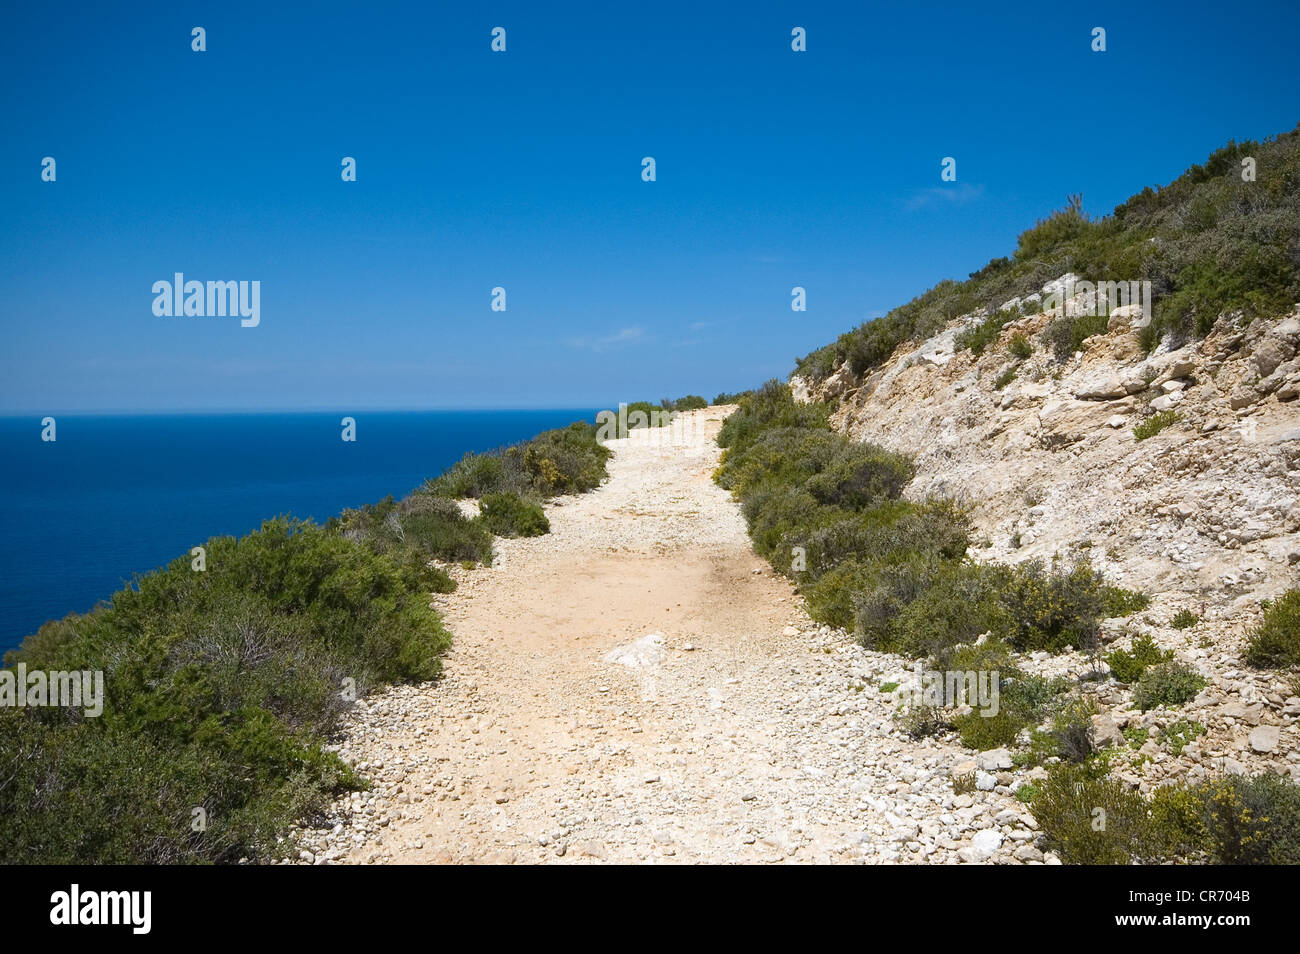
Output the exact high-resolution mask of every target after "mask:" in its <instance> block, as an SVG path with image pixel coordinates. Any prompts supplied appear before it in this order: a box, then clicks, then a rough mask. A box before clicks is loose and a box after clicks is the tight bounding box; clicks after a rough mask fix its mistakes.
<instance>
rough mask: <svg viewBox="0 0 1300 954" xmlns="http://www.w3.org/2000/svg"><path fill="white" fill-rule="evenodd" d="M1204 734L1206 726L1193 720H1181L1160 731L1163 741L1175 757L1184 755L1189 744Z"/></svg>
mask: <svg viewBox="0 0 1300 954" xmlns="http://www.w3.org/2000/svg"><path fill="white" fill-rule="evenodd" d="M1204 734H1205V726H1203V725H1201V724H1200V723H1199V722H1193V721H1192V720H1191V719H1179V720H1178V721H1177V722H1171V723H1169V725H1167V726H1165V727H1164V728H1163V729H1161V730H1160V737H1161V741H1162V742H1163V743H1164V744H1165V745H1167V746H1168V747H1169V751H1170V752H1172V753H1173V754H1174V755H1182V754H1183V749H1184V748H1186V747H1187V744H1188V743H1189V742H1191V741H1192V740H1193V739H1196V738H1199V737H1200V736H1202V735H1204Z"/></svg>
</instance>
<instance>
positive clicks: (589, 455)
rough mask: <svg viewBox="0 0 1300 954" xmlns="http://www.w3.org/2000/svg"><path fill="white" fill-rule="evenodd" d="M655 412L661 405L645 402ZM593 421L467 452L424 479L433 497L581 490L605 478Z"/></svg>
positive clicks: (605, 456) (606, 453) (605, 451)
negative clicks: (475, 451) (479, 452)
mask: <svg viewBox="0 0 1300 954" xmlns="http://www.w3.org/2000/svg"><path fill="white" fill-rule="evenodd" d="M646 407H647V408H650V409H652V410H654V411H655V412H656V413H657V414H662V413H663V412H662V411H661V409H659V408H657V407H654V406H653V405H649V404H647V405H646ZM596 434H597V430H596V427H595V425H593V424H590V423H587V422H585V421H575V422H574V423H572V424H570V425H569V426H568V427H562V428H556V429H555V430H550V431H543V432H542V433H541V434H538V435H537V436H536V437H534V438H532V439H531V440H527V441H524V442H523V443H520V444H514V445H512V446H510V447H505V448H502V449H499V450H494V451H488V452H487V453H483V454H466V455H465V457H463V458H462V459H461V460H459V461H458V462H457V463H456V464H454V465H453V466H452V467H450V468H448V469H447V470H446V471H444V472H443V473H442V474H441V475H439V476H438V477H436V478H434V479H433V480H429V481H427V482H426V483H425V486H424V492H425V493H427V494H429V495H431V496H436V497H453V498H454V497H482V496H484V495H485V494H489V493H506V492H513V493H517V494H524V495H528V494H533V495H540V496H542V497H553V496H557V495H560V494H576V493H585V492H586V491H588V490H592V489H594V488H596V487H599V486H600V484H601V483H602V482H603V481H604V479H605V477H606V476H607V472H606V469H605V468H606V463H607V462H608V460H609V457H610V450H609V448H607V447H605V446H604V445H602V444H601V443H600V442H599V441H598V440H597V439H596Z"/></svg>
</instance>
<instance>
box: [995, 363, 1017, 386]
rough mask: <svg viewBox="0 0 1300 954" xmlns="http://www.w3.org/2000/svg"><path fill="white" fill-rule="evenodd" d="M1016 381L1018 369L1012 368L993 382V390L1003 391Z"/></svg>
mask: <svg viewBox="0 0 1300 954" xmlns="http://www.w3.org/2000/svg"><path fill="white" fill-rule="evenodd" d="M1015 379H1016V368H1015V366H1014V365H1013V366H1011V367H1009V368H1007V369H1006V370H1005V371H1003V372H1002V373H1001V374H999V375H998V376H997V378H995V379H994V381H993V390H995V391H1001V390H1002V389H1003V388H1005V387H1006V386H1007V385H1008V384H1010V383H1011V382H1012V381H1014V380H1015Z"/></svg>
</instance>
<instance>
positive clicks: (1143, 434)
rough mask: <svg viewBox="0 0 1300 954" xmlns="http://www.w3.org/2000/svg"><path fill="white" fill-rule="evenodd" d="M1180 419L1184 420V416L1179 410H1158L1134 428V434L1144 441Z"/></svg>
mask: <svg viewBox="0 0 1300 954" xmlns="http://www.w3.org/2000/svg"><path fill="white" fill-rule="evenodd" d="M1180 420H1182V417H1181V416H1180V415H1179V414H1178V412H1177V411H1157V412H1156V413H1155V414H1152V415H1151V416H1150V417H1148V418H1147V419H1146V420H1145V421H1143V422H1142V423H1141V424H1138V425H1136V426H1135V427H1134V428H1133V436H1134V437H1135V438H1137V439H1138V440H1140V441H1144V440H1146V439H1147V438H1148V437H1155V436H1156V435H1157V434H1159V433H1160V432H1161V431H1163V430H1164V429H1165V428H1166V427H1171V426H1172V425H1174V424H1177V423H1178V422H1179V421H1180Z"/></svg>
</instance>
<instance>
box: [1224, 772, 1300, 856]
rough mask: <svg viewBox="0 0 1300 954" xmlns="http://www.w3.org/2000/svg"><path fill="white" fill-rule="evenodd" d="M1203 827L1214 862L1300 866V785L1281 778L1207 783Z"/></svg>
mask: <svg viewBox="0 0 1300 954" xmlns="http://www.w3.org/2000/svg"><path fill="white" fill-rule="evenodd" d="M1202 805H1203V809H1202V814H1201V819H1200V820H1201V824H1202V825H1203V828H1204V831H1205V848H1206V851H1207V853H1208V855H1209V860H1210V861H1211V862H1212V863H1214V864H1224V865H1295V864H1300V787H1297V786H1296V785H1295V784H1294V783H1292V782H1290V781H1287V780H1286V779H1284V778H1282V777H1280V776H1277V775H1268V774H1262V775H1254V776H1242V775H1227V776H1224V777H1222V778H1218V779H1214V780H1212V781H1210V782H1208V783H1206V784H1205V786H1204V789H1203V792H1202Z"/></svg>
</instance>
